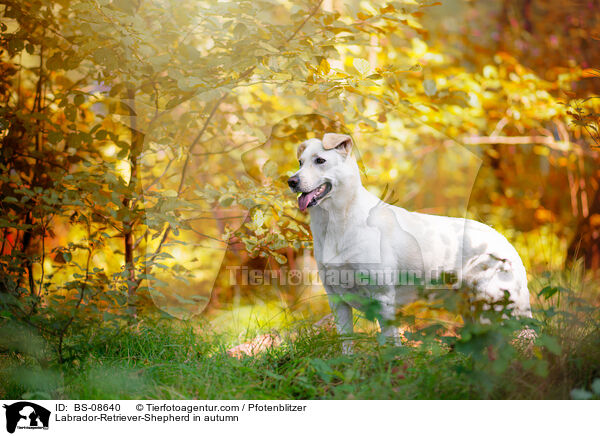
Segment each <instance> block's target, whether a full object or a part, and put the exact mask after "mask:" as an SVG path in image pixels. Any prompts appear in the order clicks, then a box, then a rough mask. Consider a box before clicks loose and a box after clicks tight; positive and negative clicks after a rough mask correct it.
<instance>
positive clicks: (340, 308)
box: [327, 293, 354, 354]
mask: <svg viewBox="0 0 600 436" xmlns="http://www.w3.org/2000/svg"><path fill="white" fill-rule="evenodd" d="M327 296H328V297H329V307H331V311H332V312H333V317H334V318H335V326H336V329H337V332H338V334H339V335H340V336H342V337H344V339H343V340H344V342H343V343H342V352H343V353H344V354H351V353H352V340H350V339H349V336H350V335H352V333H353V332H354V324H353V318H352V307H350V306H349V305H348V304H347V303H345V302H344V301H342V300H341V299H340V297H339V296H337V295H332V294H330V293H327Z"/></svg>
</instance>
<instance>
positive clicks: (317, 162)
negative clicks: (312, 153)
mask: <svg viewBox="0 0 600 436" xmlns="http://www.w3.org/2000/svg"><path fill="white" fill-rule="evenodd" d="M315 163H316V164H319V165H320V164H324V163H325V159H323V158H322V157H318V158H316V159H315Z"/></svg>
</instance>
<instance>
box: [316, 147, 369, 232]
mask: <svg viewBox="0 0 600 436" xmlns="http://www.w3.org/2000/svg"><path fill="white" fill-rule="evenodd" d="M349 159H351V162H350V165H348V166H347V168H348V173H347V174H345V175H343V176H342V177H340V178H339V179H338V181H337V183H336V184H335V186H334V187H333V192H332V195H331V196H330V197H329V198H327V199H325V200H324V201H323V202H321V204H318V205H316V206H314V207H311V208H310V209H309V213H310V220H311V223H312V222H316V221H319V222H321V223H323V224H325V223H327V224H333V225H334V226H335V227H336V228H338V229H339V230H340V231H342V232H343V231H344V229H345V228H346V226H347V225H348V224H350V223H352V224H356V223H358V222H363V221H364V222H366V220H367V218H368V215H369V210H370V208H371V207H372V206H374V205H375V204H377V202H378V201H379V200H378V199H377V197H375V196H374V195H372V194H371V193H370V192H369V191H367V190H366V189H365V188H364V186H363V185H362V183H361V180H360V171H359V169H358V165H357V164H356V160H354V158H353V157H350V158H349Z"/></svg>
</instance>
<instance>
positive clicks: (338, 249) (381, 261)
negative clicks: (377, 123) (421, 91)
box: [288, 133, 531, 351]
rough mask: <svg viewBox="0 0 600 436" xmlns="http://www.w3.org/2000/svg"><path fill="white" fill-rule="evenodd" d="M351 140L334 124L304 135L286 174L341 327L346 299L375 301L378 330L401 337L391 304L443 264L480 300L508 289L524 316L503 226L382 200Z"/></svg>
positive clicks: (520, 273)
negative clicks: (368, 184) (366, 182)
mask: <svg viewBox="0 0 600 436" xmlns="http://www.w3.org/2000/svg"><path fill="white" fill-rule="evenodd" d="M352 146H353V143H352V139H351V137H350V136H348V135H342V134H337V133H327V134H325V135H324V137H323V140H322V141H321V140H320V139H316V138H315V139H309V140H307V141H305V142H303V143H302V144H301V145H300V146H299V148H298V160H299V163H300V169H299V170H298V171H297V172H296V173H295V174H294V175H293V176H292V177H291V178H290V179H289V180H288V184H289V186H290V188H291V189H292V191H293V192H297V193H301V194H300V196H299V197H298V206H299V208H300V210H301V211H305V210H306V209H308V210H309V212H310V228H311V230H312V235H313V241H314V255H315V259H316V261H317V265H318V267H319V275H320V277H321V281H322V282H323V284H324V287H325V290H326V291H327V295H328V297H329V303H330V306H331V309H332V311H333V313H334V316H335V320H336V326H337V329H338V332H339V333H340V334H344V335H347V334H350V333H352V331H353V323H352V308H355V309H358V310H363V311H366V310H369V307H367V304H369V302H373V301H375V302H376V305H375V306H374V307H375V310H376V311H377V319H378V321H379V324H380V327H381V331H382V334H383V335H384V336H385V337H389V338H393V339H394V341H395V343H396V344H397V345H400V336H399V333H398V329H397V328H396V327H395V326H394V325H391V324H390V322H391V321H393V320H394V318H395V314H396V308H397V307H398V306H400V305H404V304H407V303H410V302H411V301H414V299H415V298H416V290H417V288H418V286H422V285H429V284H431V283H432V282H433V281H435V280H437V279H439V278H440V277H443V276H444V275H448V274H450V275H452V276H453V277H455V279H456V283H457V284H461V285H466V286H468V287H469V288H470V289H473V290H474V291H475V297H476V298H479V299H482V300H487V301H498V300H502V299H503V298H504V296H505V293H506V292H508V295H509V299H510V301H511V304H510V307H512V309H513V313H514V314H516V315H518V316H528V317H531V310H530V306H529V291H528V289H527V274H526V271H525V267H524V266H523V262H522V261H521V259H520V257H519V255H518V254H517V252H516V250H515V249H514V247H513V246H512V245H511V244H510V243H509V242H508V241H507V240H506V238H505V237H504V236H502V235H501V234H500V233H498V232H497V231H495V230H494V229H492V228H491V227H489V226H486V225H485V224H481V223H479V222H476V221H472V220H468V219H462V218H450V217H444V216H435V215H426V214H422V213H417V212H408V211H407V210H405V209H402V208H400V207H396V206H392V205H389V204H387V203H384V202H382V201H381V200H380V199H378V198H377V197H376V196H374V195H373V194H371V193H369V191H367V190H366V189H365V188H364V187H363V186H362V183H361V179H360V172H359V168H358V165H357V162H356V159H355V158H354V156H353V155H352ZM371 307H373V306H371ZM349 347H350V344H348V343H345V344H344V350H345V351H348V350H349Z"/></svg>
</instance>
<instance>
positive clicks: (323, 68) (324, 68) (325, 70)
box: [319, 59, 331, 74]
mask: <svg viewBox="0 0 600 436" xmlns="http://www.w3.org/2000/svg"><path fill="white" fill-rule="evenodd" d="M319 71H320V72H321V73H322V74H329V72H330V71H331V67H330V66H329V62H327V59H323V60H322V61H321V63H320V64H319Z"/></svg>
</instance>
